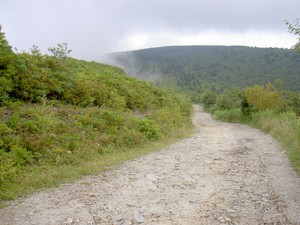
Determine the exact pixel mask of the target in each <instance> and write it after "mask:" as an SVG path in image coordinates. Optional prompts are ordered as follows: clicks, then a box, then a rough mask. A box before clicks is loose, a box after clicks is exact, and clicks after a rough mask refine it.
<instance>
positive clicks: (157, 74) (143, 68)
mask: <svg viewBox="0 0 300 225" xmlns="http://www.w3.org/2000/svg"><path fill="white" fill-rule="evenodd" d="M108 62H109V63H112V64H115V65H118V66H120V67H122V68H123V69H125V70H126V72H127V73H129V74H131V75H133V76H135V77H139V78H143V79H147V80H160V81H161V82H162V83H167V85H168V86H170V85H172V86H174V87H180V88H182V89H183V90H184V91H188V92H198V91H201V90H204V89H207V88H212V89H217V90H222V89H225V88H227V87H230V86H237V87H240V88H244V87H247V86H252V85H254V84H265V83H267V82H274V81H275V80H277V79H280V80H282V81H283V87H284V88H285V89H288V90H294V91H295V90H300V55H299V54H297V53H295V52H293V51H292V50H287V49H278V48H251V47H241V46H232V47H225V46H174V47H161V48H151V49H144V50H137V51H130V52H121V53H113V54H111V55H109V57H108Z"/></svg>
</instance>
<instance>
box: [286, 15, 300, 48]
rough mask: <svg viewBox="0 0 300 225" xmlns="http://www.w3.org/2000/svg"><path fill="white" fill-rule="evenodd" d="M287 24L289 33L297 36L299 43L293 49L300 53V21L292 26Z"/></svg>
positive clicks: (296, 21)
mask: <svg viewBox="0 0 300 225" xmlns="http://www.w3.org/2000/svg"><path fill="white" fill-rule="evenodd" d="M285 24H286V25H287V26H288V29H289V32H290V33H291V34H292V33H293V34H295V35H297V39H298V40H297V43H296V44H295V45H294V46H293V49H294V50H295V51H297V52H298V53H300V19H299V18H298V19H297V20H295V24H291V23H290V22H288V21H287V20H285Z"/></svg>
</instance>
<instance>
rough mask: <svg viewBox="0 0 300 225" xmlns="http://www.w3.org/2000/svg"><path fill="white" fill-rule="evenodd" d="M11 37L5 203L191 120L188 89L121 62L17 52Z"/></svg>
mask: <svg viewBox="0 0 300 225" xmlns="http://www.w3.org/2000/svg"><path fill="white" fill-rule="evenodd" d="M0 31H1V30H0ZM0 34H1V32H0ZM3 40H5V39H4V37H3V35H2V36H0V162H1V163H0V206H1V200H3V199H11V198H15V197H16V196H19V195H23V194H24V193H28V192H32V191H33V190H36V189H39V188H41V187H46V186H53V185H55V184H58V183H60V182H63V181H66V180H69V179H74V177H78V176H80V175H83V174H90V173H93V171H98V172H99V171H100V170H101V168H103V167H104V166H109V165H111V164H116V163H118V162H120V161H122V160H124V159H126V158H127V159H128V158H130V157H133V156H136V155H139V154H141V151H142V150H140V153H138V152H137V153H135V152H134V151H135V150H136V149H137V148H138V147H140V148H142V146H144V147H145V145H146V144H147V145H149V143H153V142H155V141H157V140H159V139H163V138H165V139H163V140H166V138H167V137H170V135H172V132H173V134H175V133H176V132H178V131H179V130H180V129H183V128H184V127H187V126H188V125H189V124H190V112H191V107H192V106H191V103H190V102H189V100H187V98H186V97H184V96H180V95H178V94H175V93H171V92H169V91H166V90H162V89H160V88H158V87H157V86H155V85H153V84H150V83H147V82H144V81H141V80H137V79H135V78H132V77H129V76H127V75H126V74H125V73H124V71H123V70H122V69H120V68H117V67H112V66H108V65H104V64H99V63H95V62H86V61H82V60H77V59H73V58H69V57H67V56H66V55H63V54H62V55H61V54H60V55H54V56H49V55H43V54H41V53H40V52H39V50H38V49H37V48H33V49H32V51H31V52H30V53H26V52H24V53H20V54H15V53H14V52H13V51H11V47H10V46H9V45H8V43H7V42H3ZM58 50H60V49H58ZM58 52H59V53H61V51H58ZM54 53H55V52H54Z"/></svg>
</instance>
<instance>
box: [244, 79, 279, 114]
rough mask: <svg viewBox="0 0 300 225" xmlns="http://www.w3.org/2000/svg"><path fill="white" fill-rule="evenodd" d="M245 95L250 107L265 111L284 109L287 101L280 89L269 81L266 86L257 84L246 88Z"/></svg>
mask: <svg viewBox="0 0 300 225" xmlns="http://www.w3.org/2000/svg"><path fill="white" fill-rule="evenodd" d="M245 96H246V99H247V102H248V103H249V105H250V107H251V106H252V108H253V110H254V111H263V110H266V109H276V110H279V109H282V108H283V106H284V104H285V102H284V98H283V96H282V94H281V92H280V91H279V90H277V89H276V88H274V87H273V85H272V84H271V83H268V84H267V85H266V87H264V86H263V85H255V86H253V87H249V88H246V89H245Z"/></svg>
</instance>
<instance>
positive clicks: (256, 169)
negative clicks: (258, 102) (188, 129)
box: [0, 106, 300, 225]
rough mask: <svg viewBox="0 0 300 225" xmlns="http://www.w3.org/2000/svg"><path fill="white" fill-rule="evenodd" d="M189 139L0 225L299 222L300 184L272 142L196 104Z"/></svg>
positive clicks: (51, 196) (47, 196)
mask: <svg viewBox="0 0 300 225" xmlns="http://www.w3.org/2000/svg"><path fill="white" fill-rule="evenodd" d="M195 111H196V112H195V115H194V119H193V122H194V124H195V125H196V127H197V130H196V132H195V134H194V135H193V136H192V137H191V138H188V139H185V140H182V141H179V142H177V143H174V144H172V145H170V146H168V147H166V148H164V149H162V150H161V151H159V152H156V153H152V154H149V155H146V156H143V157H141V158H138V159H136V160H132V161H128V162H126V163H124V164H123V165H121V166H119V167H117V168H116V169H114V170H112V171H108V172H105V173H104V174H102V175H100V176H89V177H86V178H84V179H82V180H79V181H77V182H75V183H71V184H65V185H61V186H60V187H59V188H57V189H53V190H47V191H42V192H39V193H36V194H34V195H32V196H31V197H29V198H26V199H23V200H19V201H16V202H14V203H12V204H11V206H9V207H7V208H4V209H1V210H0V224H3V225H4V224H9V225H15V224H20V225H21V224H22V225H26V224H31V225H33V224H68V225H71V224H115V225H121V224H124V225H126V224H127V225H129V224H161V225H168V224H180V225H185V224H186V225H192V224H199V225H201V224H209V225H211V224H300V179H299V177H298V176H297V175H296V173H295V172H294V171H293V170H292V169H291V167H290V165H289V162H288V160H287V158H286V156H285V154H284V152H283V150H282V149H281V148H280V147H279V146H278V144H277V143H276V142H275V141H274V140H273V139H272V138H271V137H270V136H268V135H266V134H264V133H262V132H260V131H258V130H256V129H252V128H249V127H247V126H244V125H238V124H229V123H222V122H217V121H214V120H213V119H212V118H211V117H210V115H209V114H207V113H204V112H203V111H202V109H201V107H200V106H195Z"/></svg>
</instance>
